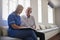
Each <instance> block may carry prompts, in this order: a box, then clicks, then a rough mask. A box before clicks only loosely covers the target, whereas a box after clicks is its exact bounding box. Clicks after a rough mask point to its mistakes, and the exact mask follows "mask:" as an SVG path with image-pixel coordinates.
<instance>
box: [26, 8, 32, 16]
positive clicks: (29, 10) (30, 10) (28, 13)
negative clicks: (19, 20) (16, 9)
mask: <svg viewBox="0 0 60 40" xmlns="http://www.w3.org/2000/svg"><path fill="white" fill-rule="evenodd" d="M31 12H32V9H31V8H29V9H28V10H27V16H30V14H31Z"/></svg>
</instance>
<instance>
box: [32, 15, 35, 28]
mask: <svg viewBox="0 0 60 40" xmlns="http://www.w3.org/2000/svg"><path fill="white" fill-rule="evenodd" d="M32 19H33V22H34V24H33V25H32V26H31V27H32V28H33V29H36V24H35V19H34V17H33V16H32Z"/></svg>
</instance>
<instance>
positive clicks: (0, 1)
mask: <svg viewBox="0 0 60 40" xmlns="http://www.w3.org/2000/svg"><path fill="white" fill-rule="evenodd" d="M1 19H2V0H0V25H1V24H2V23H1Z"/></svg>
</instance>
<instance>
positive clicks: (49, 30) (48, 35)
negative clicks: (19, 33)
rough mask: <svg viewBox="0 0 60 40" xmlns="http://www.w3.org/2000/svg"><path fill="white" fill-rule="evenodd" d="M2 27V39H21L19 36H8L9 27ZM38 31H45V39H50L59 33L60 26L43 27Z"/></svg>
mask: <svg viewBox="0 0 60 40" xmlns="http://www.w3.org/2000/svg"><path fill="white" fill-rule="evenodd" d="M0 28H1V29H0V30H1V31H0V35H1V39H3V40H4V39H5V40H8V39H9V40H10V39H11V40H21V39H18V38H11V37H8V36H7V34H8V33H7V29H8V28H4V27H3V28H2V27H0ZM37 31H38V32H43V33H44V34H45V40H48V39H49V38H51V37H53V36H54V35H56V34H58V33H59V27H53V28H47V29H45V28H43V30H41V29H38V30H37Z"/></svg>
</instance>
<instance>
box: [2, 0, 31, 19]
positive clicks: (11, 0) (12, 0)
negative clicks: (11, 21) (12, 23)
mask: <svg viewBox="0 0 60 40" xmlns="http://www.w3.org/2000/svg"><path fill="white" fill-rule="evenodd" d="M18 4H21V5H23V7H24V10H23V13H22V14H21V15H23V14H24V11H25V9H26V8H27V7H28V6H30V0H2V19H3V20H7V17H8V15H9V14H10V13H12V12H13V11H14V10H15V9H16V6H17V5H18Z"/></svg>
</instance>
